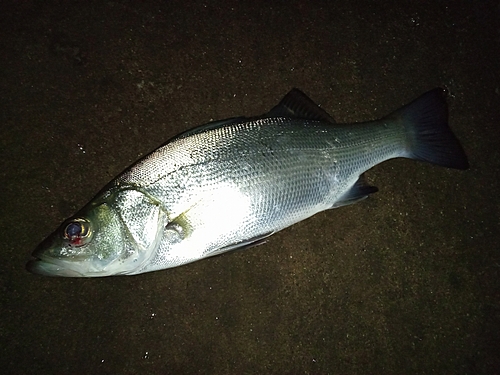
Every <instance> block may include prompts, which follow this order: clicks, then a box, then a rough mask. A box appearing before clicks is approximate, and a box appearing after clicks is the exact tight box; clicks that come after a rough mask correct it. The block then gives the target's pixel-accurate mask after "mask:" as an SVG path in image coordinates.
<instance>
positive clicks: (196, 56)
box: [0, 0, 500, 374]
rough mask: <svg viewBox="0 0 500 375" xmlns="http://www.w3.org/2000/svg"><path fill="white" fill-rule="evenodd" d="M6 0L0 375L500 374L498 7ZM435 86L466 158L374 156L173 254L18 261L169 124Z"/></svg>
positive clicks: (370, 104) (349, 108)
mask: <svg viewBox="0 0 500 375" xmlns="http://www.w3.org/2000/svg"><path fill="white" fill-rule="evenodd" d="M448 3H449V4H448ZM447 4H448V5H447ZM0 8H2V9H1V11H0V33H1V42H0V46H1V47H0V48H1V51H0V52H1V59H0V85H1V87H0V97H1V101H0V105H1V108H0V109H1V111H0V115H1V124H0V153H1V160H2V168H1V172H0V173H1V184H0V186H1V187H0V189H1V201H0V204H1V210H0V220H1V229H2V230H1V233H0V236H1V244H2V246H1V256H2V261H1V262H0V280H1V293H2V296H1V307H0V314H1V316H0V317H1V319H0V340H1V341H0V344H1V345H0V357H1V359H0V361H1V366H0V368H1V372H2V373H3V374H265V373H269V374H498V373H500V359H499V355H498V353H500V350H499V349H498V344H499V332H500V325H499V307H500V306H499V297H500V293H499V290H500V289H499V273H500V253H499V245H498V244H499V240H500V235H499V224H500V223H499V209H500V206H499V199H498V178H499V165H500V152H499V147H498V140H499V139H500V137H499V136H500V130H499V129H500V127H499V118H500V116H499V99H500V93H499V90H500V83H499V74H498V73H499V65H498V60H497V58H498V51H499V50H500V48H499V47H500V46H499V42H500V34H499V28H498V25H499V12H500V10H499V7H498V3H497V2H495V1H470V2H465V1H462V2H444V1H436V2H419V3H418V4H417V3H415V4H412V5H404V6H403V5H402V3H401V2H399V1H383V2H371V1H357V2H352V1H336V2H328V1H307V2H306V1H225V2H224V5H222V2H208V1H204V2H202V1H193V2H189V1H187V2H186V1H141V2H132V1H107V2H97V1H95V2H94V1H75V2H71V3H70V2H60V1H51V0H49V1H43V2H39V1H23V2H13V3H9V2H2V5H0ZM437 86H445V87H446V88H447V89H448V90H449V92H450V97H449V98H448V102H449V107H450V124H451V127H452V129H453V130H454V132H455V133H456V135H457V137H458V138H459V139H460V140H461V142H462V143H463V146H464V148H465V150H466V152H467V154H468V156H469V159H470V164H471V168H470V169H469V170H468V171H457V170H448V169H445V168H440V167H434V166H432V165H427V164H424V163H419V162H415V161H411V160H403V159H398V160H391V161H388V162H386V163H383V164H381V165H379V166H377V167H375V168H373V169H372V170H371V171H369V172H368V173H367V179H368V181H369V183H370V184H372V185H375V186H377V187H378V188H379V189H380V191H379V193H377V194H375V195H373V196H372V197H371V198H370V199H368V200H366V201H363V202H361V203H359V204H356V205H352V206H348V207H343V208H339V209H336V210H331V211H327V212H323V213H320V214H318V215H316V216H314V217H313V218H311V219H309V220H306V221H304V222H301V223H299V224H296V225H294V226H292V227H290V228H288V229H286V230H283V231H282V232H280V233H278V234H276V235H274V236H272V237H271V238H270V239H269V241H268V242H267V243H266V244H264V245H261V246H259V247H256V248H252V249H249V250H245V251H236V252H233V253H227V254H225V255H222V256H218V257H215V258H211V259H207V260H203V261H199V262H196V263H193V264H190V265H187V266H183V267H179V268H176V269H171V270H166V271H159V272H154V273H150V274H143V275H139V276H135V277H109V278H102V279H57V278H47V277H41V276H37V275H32V274H30V273H28V272H27V271H26V270H25V268H24V266H25V263H26V261H27V260H29V259H30V254H31V252H32V250H33V249H34V248H35V247H36V245H37V244H38V243H39V242H41V240H42V239H43V238H44V237H45V236H46V235H48V234H49V233H50V232H52V231H53V230H54V229H55V228H56V227H57V226H58V225H59V224H60V223H61V222H62V221H63V220H64V219H65V218H67V217H69V216H71V215H72V214H73V213H75V212H76V211H77V210H78V209H79V208H80V207H82V206H83V205H84V204H85V203H87V202H88V201H89V200H90V199H91V198H92V197H93V196H94V195H95V194H96V193H97V192H98V191H99V190H100V189H101V188H102V187H103V186H104V185H105V184H106V183H107V182H108V181H109V180H111V179H112V178H113V177H114V176H116V175H117V174H118V173H120V172H121V171H122V170H123V169H124V168H126V167H127V166H128V165H130V164H131V163H132V162H134V161H135V160H137V159H138V158H140V157H141V156H143V155H145V154H146V153H148V152H150V151H152V150H154V149H155V148H157V147H158V146H159V145H160V144H162V143H163V142H165V141H166V140H168V139H169V138H170V137H172V136H174V135H176V134H178V133H179V132H182V131H184V130H186V129H189V128H192V127H194V126H196V125H199V124H202V123H206V122H208V121H210V120H214V119H223V118H227V117H233V116H239V115H247V116H250V115H258V114H261V113H264V112H266V111H267V110H269V109H270V108H272V107H273V106H274V105H275V104H276V103H277V102H278V101H279V100H280V99H281V97H282V96H283V95H285V94H286V93H287V92H288V91H289V90H290V89H291V88H292V87H298V88H300V89H301V90H303V91H304V92H306V93H307V94H308V95H309V96H310V97H311V98H312V99H313V100H315V101H316V102H318V103H320V104H321V106H322V107H323V108H325V109H326V110H327V111H328V112H329V113H330V114H331V115H332V116H334V117H335V119H336V120H337V121H338V122H355V121H363V120H369V119H373V118H377V117H380V116H382V115H385V114H387V113H388V112H390V111H391V110H393V109H395V108H398V107H399V106H401V105H403V104H405V103H407V102H408V101H410V100H412V99H413V98H415V97H417V96H418V95H420V94H422V93H423V92H425V91H427V90H429V89H432V88H434V87H437Z"/></svg>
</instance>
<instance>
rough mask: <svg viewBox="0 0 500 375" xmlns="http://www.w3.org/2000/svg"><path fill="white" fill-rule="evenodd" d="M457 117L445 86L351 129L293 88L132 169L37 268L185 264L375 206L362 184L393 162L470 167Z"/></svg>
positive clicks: (81, 272)
mask: <svg viewBox="0 0 500 375" xmlns="http://www.w3.org/2000/svg"><path fill="white" fill-rule="evenodd" d="M446 120H447V109H446V102H445V100H444V97H443V92H442V90H440V89H435V90H432V91H430V92H428V93H426V94H424V95H423V96H421V97H420V98H419V99H417V100H415V101H414V102H412V103H411V104H409V105H407V106H405V107H403V108H401V109H400V110H398V111H396V112H394V113H393V114H391V115H389V116H387V117H385V118H383V119H381V120H378V121H372V122H366V123H359V124H346V125H342V124H333V123H332V119H331V117H329V116H328V115H327V114H326V113H325V112H324V111H322V110H321V109H320V108H319V107H316V106H315V105H314V103H313V102H312V101H311V100H310V99H308V98H307V97H306V96H305V95H304V94H302V93H301V92H300V91H298V90H292V91H291V92H290V93H289V94H288V95H287V96H286V97H285V98H284V99H283V101H282V102H281V103H280V104H279V105H278V106H276V107H275V108H273V110H272V111H271V112H270V113H269V114H267V115H264V116H262V117H260V118H254V119H251V118H250V119H246V118H236V119H229V120H225V121H221V122H216V123H211V124H208V125H205V126H202V127H200V128H196V129H194V130H192V131H188V132H186V133H183V134H181V135H180V136H178V137H176V138H174V139H173V140H171V141H170V142H168V143H167V144H165V145H164V146H162V147H160V148H159V149H157V150H156V151H154V152H153V153H151V154H149V155H148V156H146V157H145V158H143V159H141V160H140V161H138V162H137V163H136V164H134V165H132V166H131V167H130V168H129V169H127V170H126V171H125V172H123V173H122V174H121V175H120V176H118V177H117V178H116V179H115V180H113V181H112V182H111V183H110V184H109V185H108V186H106V187H105V188H104V189H103V190H102V191H101V193H99V194H98V195H97V196H96V198H94V200H93V201H91V202H90V203H89V204H88V205H87V206H86V207H84V208H83V209H82V210H81V211H80V212H79V213H78V214H76V215H75V216H74V217H72V218H70V219H68V220H67V221H65V222H64V223H63V224H62V225H61V227H60V228H59V229H58V230H57V231H56V232H54V233H53V234H52V235H51V236H49V237H48V238H47V239H46V240H45V241H44V242H43V243H42V244H41V245H40V246H39V247H38V248H37V250H35V252H34V254H33V255H34V257H35V260H33V261H30V262H29V263H28V265H27V267H28V270H30V271H32V272H34V273H39V274H44V275H51V276H70V277H92V276H108V275H123V274H128V275H131V274H139V273H143V272H149V271H155V270H160V269H165V268H170V267H176V266H180V265H182V264H186V263H189V262H193V261H196V260H199V259H202V258H205V257H209V256H213V255H216V254H220V253H223V252H226V251H229V250H232V249H235V248H240V247H244V246H250V245H252V244H255V243H258V242H260V241H263V240H264V239H265V238H267V237H268V236H269V235H271V234H273V233H275V232H277V231H279V230H281V229H283V228H286V227H288V226H290V225H292V224H294V223H297V222H299V221H301V220H304V219H306V218H308V217H310V216H312V215H314V214H316V213H318V212H320V211H323V210H327V209H330V208H335V207H338V206H342V205H346V204H350V203H354V202H357V201H359V200H361V199H363V198H365V197H366V196H368V195H369V194H370V193H373V192H375V191H376V188H374V187H371V186H367V185H366V184H364V182H363V179H362V178H360V176H361V175H362V174H363V173H364V172H365V171H367V170H368V169H370V168H371V167H373V166H375V165H376V164H379V163H381V162H383V161H385V160H388V159H392V158H396V157H407V158H414V159H420V160H425V161H429V162H432V163H435V164H439V165H443V166H446V167H451V168H458V169H465V168H467V166H468V164H467V158H466V156H465V154H464V152H463V150H462V148H461V146H460V144H459V143H458V141H457V139H456V138H455V137H454V135H453V134H452V133H451V130H450V129H449V128H448V125H447V121H446Z"/></svg>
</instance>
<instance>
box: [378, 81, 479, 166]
mask: <svg viewBox="0 0 500 375" xmlns="http://www.w3.org/2000/svg"><path fill="white" fill-rule="evenodd" d="M388 117H389V118H390V119H391V120H392V121H397V122H399V123H401V124H402V125H403V126H404V127H405V131H406V147H405V152H404V153H403V155H401V156H404V157H407V158H410V159H416V160H421V161H426V162H429V163H432V164H436V165H440V166H443V167H447V168H455V169H467V168H468V167H469V162H468V160H467V155H465V152H464V150H463V148H462V146H461V145H460V142H459V141H458V139H457V137H455V135H454V134H453V133H452V131H451V129H450V127H449V126H448V105H447V103H446V100H445V96H444V90H443V89H441V88H436V89H434V90H431V91H429V92H427V93H425V94H423V95H422V96H420V97H419V98H417V99H415V100H414V101H413V102H411V103H409V104H407V105H405V106H404V107H402V108H400V109H398V110H397V111H395V112H394V113H392V114H391V115H389V116H388Z"/></svg>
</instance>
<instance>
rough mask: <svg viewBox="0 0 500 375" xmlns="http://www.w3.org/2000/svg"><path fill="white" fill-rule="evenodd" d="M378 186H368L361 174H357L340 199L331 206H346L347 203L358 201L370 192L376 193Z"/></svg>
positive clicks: (366, 196)
mask: <svg viewBox="0 0 500 375" xmlns="http://www.w3.org/2000/svg"><path fill="white" fill-rule="evenodd" d="M377 191H378V188H377V187H376V186H370V185H368V184H367V183H366V181H365V179H364V177H363V175H361V176H359V178H358V179H357V180H356V182H355V183H354V185H352V186H351V188H350V189H349V190H347V191H346V192H345V193H344V195H342V196H341V197H340V199H339V200H338V201H337V202H335V203H334V205H333V206H332V207H331V208H337V207H342V206H347V205H349V204H354V203H358V202H359V201H362V200H363V199H366V198H368V196H369V195H370V194H373V193H376V192H377Z"/></svg>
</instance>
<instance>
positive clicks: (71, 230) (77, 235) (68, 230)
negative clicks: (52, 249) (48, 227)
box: [63, 219, 91, 246]
mask: <svg viewBox="0 0 500 375" xmlns="http://www.w3.org/2000/svg"><path fill="white" fill-rule="evenodd" d="M90 235H91V228H90V222H89V221H88V220H86V219H73V220H71V221H70V222H69V223H68V224H66V226H65V227H64V232H63V236H64V238H65V239H67V240H69V243H70V245H72V246H81V245H83V244H84V243H85V242H86V240H88V238H89V237H90Z"/></svg>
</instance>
